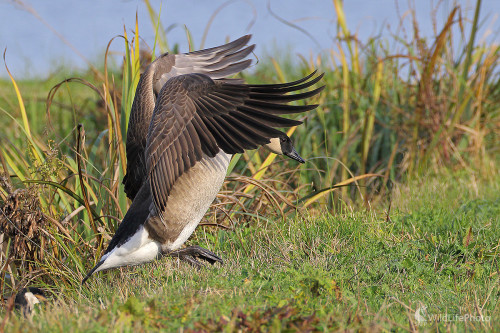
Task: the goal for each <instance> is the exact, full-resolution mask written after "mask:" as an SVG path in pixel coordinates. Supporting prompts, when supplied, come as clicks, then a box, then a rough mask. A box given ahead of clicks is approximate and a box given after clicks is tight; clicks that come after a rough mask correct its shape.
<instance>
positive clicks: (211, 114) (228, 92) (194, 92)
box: [145, 72, 323, 217]
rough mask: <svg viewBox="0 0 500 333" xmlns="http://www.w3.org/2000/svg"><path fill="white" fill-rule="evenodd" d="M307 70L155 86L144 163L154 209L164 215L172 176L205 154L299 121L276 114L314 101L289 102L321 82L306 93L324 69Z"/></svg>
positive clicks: (234, 149) (237, 147)
mask: <svg viewBox="0 0 500 333" xmlns="http://www.w3.org/2000/svg"><path fill="white" fill-rule="evenodd" d="M314 74H315V72H314V73H312V74H311V75H309V76H307V77H305V78H303V79H301V80H298V81H295V82H290V83H284V84H271V85H247V84H234V83H230V82H226V81H224V80H222V81H218V80H215V81H214V80H212V79H211V78H210V77H208V76H207V75H204V74H186V75H181V76H177V77H174V78H171V79H170V80H169V81H167V83H166V84H165V85H164V86H163V88H162V90H161V91H160V92H159V95H158V98H157V102H156V106H155V110H154V113H153V117H152V120H151V123H150V127H149V131H148V136H147V144H146V155H145V156H146V159H147V160H146V167H147V172H148V176H149V183H150V187H151V193H152V195H153V202H154V204H155V207H156V210H157V212H158V214H159V215H160V217H161V215H162V212H163V211H164V209H165V207H166V204H167V199H168V196H169V194H170V190H171V189H172V186H173V184H174V183H175V181H176V180H177V179H178V178H179V177H180V175H182V174H183V173H184V172H186V171H187V170H189V169H190V168H191V167H192V166H193V165H194V164H195V163H196V162H197V161H199V160H201V158H202V157H203V154H205V155H208V156H210V157H213V156H215V155H216V154H217V153H218V152H219V150H220V149H222V150H223V151H224V152H225V153H227V154H235V153H241V152H243V150H245V149H255V148H257V147H258V146H259V145H263V144H266V143H269V139H270V138H273V137H277V136H280V135H281V134H282V132H281V131H279V130H277V129H276V128H275V127H290V126H295V125H298V124H301V123H302V122H301V121H297V120H292V119H287V118H283V117H280V116H279V115H283V114H291V113H299V112H306V111H309V110H312V109H314V108H316V107H317V105H300V106H298V105H288V104H286V103H288V102H291V101H296V100H301V99H305V98H309V97H311V96H314V95H316V94H318V93H319V92H320V91H321V90H322V89H323V87H320V88H316V89H313V90H310V91H307V92H304V93H298V94H288V93H290V92H295V91H298V90H301V89H304V88H308V87H310V86H312V85H314V84H315V83H316V82H318V81H319V80H320V79H321V78H322V76H323V75H319V76H316V77H314Z"/></svg>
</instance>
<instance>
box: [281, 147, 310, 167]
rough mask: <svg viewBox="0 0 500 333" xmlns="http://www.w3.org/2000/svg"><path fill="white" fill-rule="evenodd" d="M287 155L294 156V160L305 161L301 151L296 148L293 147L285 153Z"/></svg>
mask: <svg viewBox="0 0 500 333" xmlns="http://www.w3.org/2000/svg"><path fill="white" fill-rule="evenodd" d="M285 155H286V156H288V157H290V158H293V159H294V160H296V161H298V162H300V163H305V162H306V161H304V159H303V158H302V157H300V155H299V153H297V151H296V150H295V148H292V151H291V152H289V153H285Z"/></svg>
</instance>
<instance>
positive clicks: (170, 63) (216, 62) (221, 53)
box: [123, 35, 255, 200]
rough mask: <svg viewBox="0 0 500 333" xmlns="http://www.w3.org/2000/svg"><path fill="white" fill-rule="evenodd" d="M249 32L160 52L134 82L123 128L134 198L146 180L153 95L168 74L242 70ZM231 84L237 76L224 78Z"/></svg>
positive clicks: (215, 75) (216, 75) (128, 188)
mask: <svg viewBox="0 0 500 333" xmlns="http://www.w3.org/2000/svg"><path fill="white" fill-rule="evenodd" d="M250 38H251V35H246V36H243V37H241V38H238V39H236V40H234V41H232V42H230V43H227V44H224V45H221V46H218V47H212V48H209V49H204V50H200V51H194V52H189V53H184V54H168V53H166V54H164V55H162V56H160V57H159V58H158V59H156V60H155V61H154V62H153V63H151V64H150V65H149V66H148V67H147V68H146V70H145V72H144V73H143V74H142V75H141V78H140V80H139V83H138V85H137V89H136V94H135V97H134V102H133V104H132V110H131V113H130V118H129V126H128V131H127V173H126V175H125V177H124V178H123V184H124V185H125V193H126V194H127V197H129V198H130V199H131V200H133V199H134V198H135V196H136V195H137V192H138V191H139V189H140V188H141V186H142V184H143V182H144V181H145V179H146V176H147V175H146V161H145V149H146V139H147V133H148V128H149V124H150V121H151V116H152V114H153V110H154V107H155V99H156V95H158V93H159V91H160V90H161V88H162V87H163V85H164V84H165V83H166V82H167V81H168V80H169V79H170V78H172V77H175V76H178V75H184V74H189V73H203V74H205V75H207V76H209V77H211V78H212V79H222V78H225V77H227V76H231V75H234V74H237V73H239V72H240V71H242V70H244V69H245V68H247V67H248V66H250V64H251V62H252V61H251V60H244V59H245V58H246V57H247V56H248V55H249V54H250V53H251V52H252V51H253V49H254V47H255V45H250V46H246V45H247V44H248V42H249V41H250ZM226 80H228V82H229V81H231V82H233V83H235V82H241V81H240V80H237V79H226Z"/></svg>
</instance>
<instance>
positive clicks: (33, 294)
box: [5, 287, 47, 317]
mask: <svg viewBox="0 0 500 333" xmlns="http://www.w3.org/2000/svg"><path fill="white" fill-rule="evenodd" d="M7 299H8V298H7ZM7 299H5V300H7ZM46 300H47V298H46V297H45V294H44V292H43V291H42V290H41V289H39V288H35V287H28V288H23V289H21V291H19V292H18V293H17V294H16V297H15V298H14V307H15V309H16V310H20V311H21V313H22V314H23V316H25V317H28V316H29V315H30V314H31V313H32V311H33V309H34V308H35V305H36V304H39V303H41V302H43V301H46Z"/></svg>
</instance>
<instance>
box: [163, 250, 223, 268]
mask: <svg viewBox="0 0 500 333" xmlns="http://www.w3.org/2000/svg"><path fill="white" fill-rule="evenodd" d="M168 255H169V256H171V257H174V258H179V259H181V260H184V261H187V262H188V263H190V264H191V265H193V266H195V267H203V266H205V265H204V264H203V263H202V262H200V261H199V260H198V259H202V260H204V261H207V262H208V263H210V264H212V265H213V264H215V263H216V262H219V263H221V264H223V263H224V261H223V260H222V259H221V258H220V257H219V256H218V255H216V254H215V253H213V252H211V251H209V250H207V249H204V248H202V247H200V246H189V247H186V248H183V249H180V250H175V251H171V252H170V253H168Z"/></svg>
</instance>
